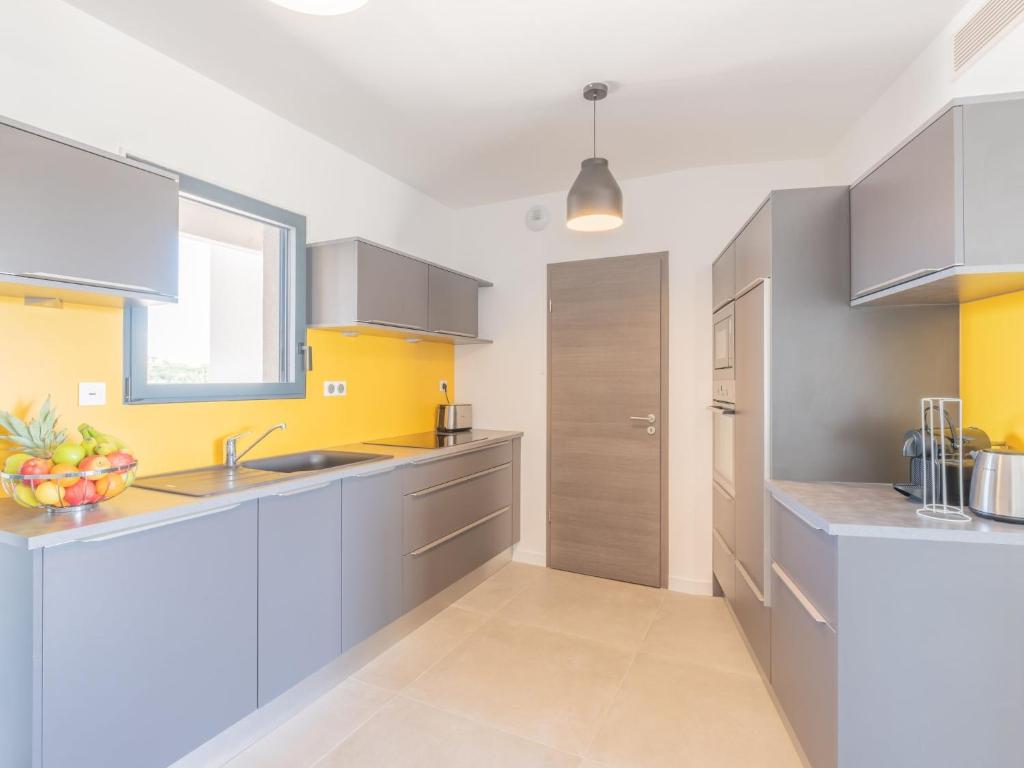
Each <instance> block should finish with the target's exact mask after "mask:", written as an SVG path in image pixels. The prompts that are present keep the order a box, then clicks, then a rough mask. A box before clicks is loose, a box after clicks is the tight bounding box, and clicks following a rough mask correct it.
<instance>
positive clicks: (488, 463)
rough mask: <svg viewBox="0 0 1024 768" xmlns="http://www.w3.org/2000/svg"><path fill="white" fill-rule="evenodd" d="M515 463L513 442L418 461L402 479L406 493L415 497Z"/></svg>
mask: <svg viewBox="0 0 1024 768" xmlns="http://www.w3.org/2000/svg"><path fill="white" fill-rule="evenodd" d="M510 461H512V441H511V440H509V441H508V442H505V443H498V444H497V445H491V446H487V447H482V448H471V449H469V450H467V451H463V452H461V453H457V454H455V455H454V456H445V457H440V458H427V459H418V460H416V461H413V462H411V463H410V464H409V465H408V466H407V467H406V470H405V476H404V477H403V478H402V489H403V493H415V492H416V491H422V490H423V489H424V488H430V487H431V486H434V485H441V484H442V483H447V482H450V481H451V480H457V479H459V478H460V477H465V476H466V475H473V474H476V473H477V472H481V471H483V470H485V469H490V468H491V467H497V466H500V465H502V464H506V463H508V462H510Z"/></svg>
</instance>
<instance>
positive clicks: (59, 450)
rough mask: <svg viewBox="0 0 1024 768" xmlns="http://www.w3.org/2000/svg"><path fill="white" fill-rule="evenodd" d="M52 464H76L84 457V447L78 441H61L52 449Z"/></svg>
mask: <svg viewBox="0 0 1024 768" xmlns="http://www.w3.org/2000/svg"><path fill="white" fill-rule="evenodd" d="M52 458H53V463H54V464H71V465H73V466H78V462H80V461H81V460H82V459H84V458H85V448H83V447H82V446H81V445H79V444H78V443H70V442H66V443H61V444H60V445H58V446H57V447H56V449H54V451H53V456H52Z"/></svg>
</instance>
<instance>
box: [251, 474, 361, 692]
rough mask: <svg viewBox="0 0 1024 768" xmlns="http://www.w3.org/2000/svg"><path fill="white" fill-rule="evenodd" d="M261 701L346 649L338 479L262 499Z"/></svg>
mask: <svg viewBox="0 0 1024 768" xmlns="http://www.w3.org/2000/svg"><path fill="white" fill-rule="evenodd" d="M259 522H260V525H259V704H260V706H263V705H264V704H266V703H267V702H268V701H270V700H272V699H274V698H276V697H277V696H279V695H280V694H282V693H284V692H285V691H287V690H288V689H289V688H291V687H292V686H293V685H295V684H296V683H298V682H299V681H300V680H302V679H303V678H305V677H307V676H308V675H310V674H312V673H313V672H315V671H316V670H318V669H320V668H321V667H323V666H324V665H325V664H327V663H328V662H330V661H332V660H333V659H335V658H336V657H337V656H338V655H340V654H341V483H340V482H333V483H330V484H328V485H326V486H323V487H320V488H313V489H311V490H307V491H300V492H298V493H290V494H281V495H279V496H267V497H264V498H261V499H260V500H259Z"/></svg>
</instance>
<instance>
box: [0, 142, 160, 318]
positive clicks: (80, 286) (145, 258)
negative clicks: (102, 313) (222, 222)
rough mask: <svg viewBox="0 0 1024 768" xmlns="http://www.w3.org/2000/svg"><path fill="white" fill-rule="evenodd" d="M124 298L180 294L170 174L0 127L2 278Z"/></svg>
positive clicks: (158, 297)
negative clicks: (97, 289) (10, 276)
mask: <svg viewBox="0 0 1024 768" xmlns="http://www.w3.org/2000/svg"><path fill="white" fill-rule="evenodd" d="M3 274H6V275H12V276H17V277H20V278H23V279H27V280H29V281H33V284H42V285H52V286H55V287H58V288H62V289H72V290H78V291H82V292H83V293H82V294H81V295H82V296H83V297H85V298H84V300H85V301H88V292H89V291H90V290H93V289H96V288H99V289H103V290H106V291H108V292H111V293H114V294H117V295H119V296H123V297H130V298H139V299H146V300H150V301H152V300H172V301H173V300H174V299H175V298H176V297H177V295H178V183H177V181H176V179H175V178H174V177H172V176H170V175H167V174H165V173H163V172H160V171H156V170H146V169H145V168H143V167H141V166H139V165H137V164H133V163H130V162H127V161H124V160H123V159H120V158H117V157H114V156H112V155H110V154H108V153H105V152H102V151H100V150H91V149H89V148H87V147H83V146H81V145H77V144H75V143H73V142H70V141H67V140H62V139H60V138H58V137H54V136H50V135H47V134H42V133H38V132H35V131H34V130H31V129H29V128H27V127H25V126H14V125H9V124H5V123H2V122H0V279H2V275H3Z"/></svg>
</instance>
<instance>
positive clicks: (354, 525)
mask: <svg viewBox="0 0 1024 768" xmlns="http://www.w3.org/2000/svg"><path fill="white" fill-rule="evenodd" d="M341 488H342V505H341V520H342V533H341V543H342V556H341V563H342V578H341V585H342V598H341V639H342V642H341V645H342V650H343V651H347V650H348V649H350V648H352V647H353V646H355V645H356V644H358V643H360V642H362V641H363V640H365V639H366V638H368V637H370V635H372V634H373V633H374V632H376V631H377V630H379V629H381V628H382V627H384V626H387V625H388V624H390V623H391V622H392V621H394V620H395V619H397V618H399V617H400V616H401V615H402V480H401V470H400V469H388V470H384V471H383V472H380V471H379V470H378V471H376V472H371V473H367V474H366V475H365V476H355V477H347V478H345V479H344V480H343V481H342V484H341Z"/></svg>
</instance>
